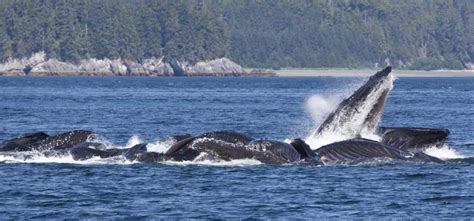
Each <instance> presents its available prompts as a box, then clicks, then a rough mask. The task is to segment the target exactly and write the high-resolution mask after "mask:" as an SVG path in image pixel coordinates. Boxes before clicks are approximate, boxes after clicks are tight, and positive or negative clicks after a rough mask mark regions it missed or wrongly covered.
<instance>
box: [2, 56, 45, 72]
mask: <svg viewBox="0 0 474 221" xmlns="http://www.w3.org/2000/svg"><path fill="white" fill-rule="evenodd" d="M45 60H46V54H45V53H44V52H38V53H35V54H33V55H32V56H31V57H29V58H22V59H12V58H10V59H8V60H7V61H6V62H5V63H3V64H0V75H5V76H22V75H26V74H28V73H29V72H30V71H31V69H32V67H34V66H36V65H38V64H40V63H43V62H45Z"/></svg>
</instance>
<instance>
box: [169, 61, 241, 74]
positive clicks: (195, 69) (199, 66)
mask: <svg viewBox="0 0 474 221" xmlns="http://www.w3.org/2000/svg"><path fill="white" fill-rule="evenodd" d="M171 67H173V70H174V71H175V74H176V75H178V76H240V75H248V73H247V72H246V71H245V70H244V69H243V68H242V67H241V66H240V65H238V64H236V63H234V62H233V61H231V60H229V59H227V58H219V59H215V60H210V61H200V62H197V63H195V64H191V63H189V62H186V61H184V62H180V61H177V60H173V61H171Z"/></svg>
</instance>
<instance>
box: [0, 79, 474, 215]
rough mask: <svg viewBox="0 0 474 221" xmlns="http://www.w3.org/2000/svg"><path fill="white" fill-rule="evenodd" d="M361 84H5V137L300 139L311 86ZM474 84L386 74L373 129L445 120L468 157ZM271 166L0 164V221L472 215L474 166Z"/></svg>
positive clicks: (0, 124) (0, 84) (339, 89)
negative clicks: (84, 134)
mask: <svg viewBox="0 0 474 221" xmlns="http://www.w3.org/2000/svg"><path fill="white" fill-rule="evenodd" d="M364 80H365V79H359V78H120V77H117V78H96V77H84V78H62V77H44V78H0V140H5V139H8V138H12V137H15V136H18V135H19V134H22V133H27V132H32V131H45V132H48V133H50V134H55V133H60V132H64V131H67V130H73V129H90V130H94V131H96V132H97V133H98V134H100V135H101V136H102V138H103V139H104V140H107V141H109V142H111V143H113V144H115V145H124V144H125V143H127V141H128V140H129V139H130V137H132V136H134V135H136V136H138V137H139V138H140V139H141V140H142V141H145V142H153V141H155V140H157V139H158V138H159V137H163V136H166V135H170V134H182V133H192V134H199V133H202V132H207V131H212V130H236V131H240V132H244V133H247V134H249V135H251V136H253V137H255V138H271V139H278V140H283V139H286V138H294V137H305V136H307V135H308V134H309V133H310V132H311V128H313V127H314V126H315V123H314V122H313V120H312V119H311V117H310V115H309V114H308V113H307V110H306V105H305V102H306V100H307V99H308V98H309V97H310V96H311V95H314V94H320V95H322V96H328V97H330V96H333V95H335V94H337V95H341V94H344V95H349V94H350V92H351V90H353V89H355V88H357V86H359V85H360V84H362V83H363V82H364ZM473 122H474V78H402V79H398V80H397V81H395V86H394V89H393V91H392V93H391V95H390V97H389V100H388V103H387V107H386V111H385V113H384V116H383V119H382V124H383V125H386V126H419V127H442V128H449V129H450V130H451V135H450V138H449V141H448V145H449V148H450V149H449V150H450V151H451V152H452V151H456V153H457V155H456V156H459V157H472V156H474V136H473V135H474V132H473V131H474V126H473ZM442 154H444V153H442ZM472 161H473V160H471V159H464V160H458V161H451V162H450V163H447V164H444V165H432V164H427V165H416V164H415V165H412V164H408V165H372V166H367V165H366V166H350V167H347V166H337V167H306V166H266V165H245V164H244V165H242V164H238V165H227V166H216V165H169V164H121V163H113V162H111V163H86V164H75V163H74V162H66V163H54V162H53V163H39V162H36V161H33V162H24V163H22V162H9V161H4V162H2V163H0V219H5V218H13V219H30V218H42V219H46V218H72V219H83V218H92V219H97V218H110V219H117V218H143V219H146V218H149V219H150V218H169V217H175V218H291V219H293V218H317V217H320V218H342V217H346V218H348V217H350V218H357V217H359V218H367V217H371V218H387V217H393V218H412V217H417V218H470V217H473V216H474V188H473V187H474V173H473V172H472V171H473V170H474V164H473V162H472Z"/></svg>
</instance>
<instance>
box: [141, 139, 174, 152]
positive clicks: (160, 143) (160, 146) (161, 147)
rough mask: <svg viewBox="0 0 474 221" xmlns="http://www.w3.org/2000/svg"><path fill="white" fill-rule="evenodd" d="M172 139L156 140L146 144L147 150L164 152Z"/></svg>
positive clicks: (171, 143) (172, 142)
mask: <svg viewBox="0 0 474 221" xmlns="http://www.w3.org/2000/svg"><path fill="white" fill-rule="evenodd" d="M174 142H175V140H174V139H166V140H156V141H155V142H153V143H149V144H147V145H146V147H147V150H148V151H149V152H156V153H165V152H166V151H167V150H168V149H169V148H170V147H171V146H172V145H173V144H174Z"/></svg>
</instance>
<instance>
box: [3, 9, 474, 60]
mask: <svg viewBox="0 0 474 221" xmlns="http://www.w3.org/2000/svg"><path fill="white" fill-rule="evenodd" d="M0 13H1V16H0V60H6V59H8V58H19V57H27V56H29V55H31V54H32V53H34V52H38V51H44V52H46V54H47V55H48V56H50V57H54V58H58V59H59V60H63V61H69V62H77V61H79V60H80V59H83V58H123V59H129V60H137V61H140V60H142V59H145V58H150V57H160V56H165V59H173V58H175V59H179V60H186V61H190V62H195V61H199V60H207V59H213V58H219V57H224V56H225V57H229V58H231V59H233V60H234V61H236V62H237V63H240V64H241V65H243V66H247V67H267V68H269V67H270V68H281V67H347V68H358V67H374V66H375V65H376V64H377V63H378V64H380V65H381V66H383V65H385V64H391V65H393V66H395V67H398V68H411V69H440V68H447V69H463V68H467V67H468V65H469V64H470V63H473V62H474V4H473V2H472V1H471V0H434V1H433V0H414V1H390V0H299V1H296V0H278V1H276V0H242V1H232V0H208V1H207V0H195V1H194V0H188V1H179V0H161V1H154V0H135V1H129V0H107V1H103V0H64V1H56V0H22V1H17V0H2V1H1V2H0Z"/></svg>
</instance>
